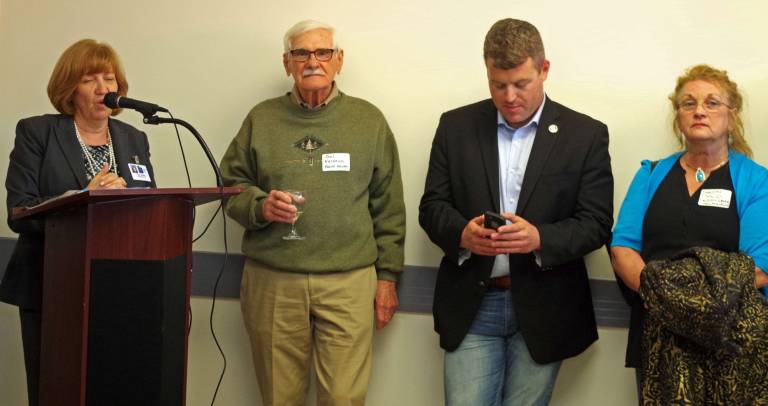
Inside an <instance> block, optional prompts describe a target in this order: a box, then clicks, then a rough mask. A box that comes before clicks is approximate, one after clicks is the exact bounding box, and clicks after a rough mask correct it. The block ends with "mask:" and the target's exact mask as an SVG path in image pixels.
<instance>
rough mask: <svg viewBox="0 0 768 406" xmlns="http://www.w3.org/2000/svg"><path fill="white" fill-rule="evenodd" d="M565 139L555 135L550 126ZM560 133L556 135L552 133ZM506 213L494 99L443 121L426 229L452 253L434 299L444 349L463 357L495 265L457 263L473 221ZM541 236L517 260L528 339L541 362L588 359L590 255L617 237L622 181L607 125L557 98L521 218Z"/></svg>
mask: <svg viewBox="0 0 768 406" xmlns="http://www.w3.org/2000/svg"><path fill="white" fill-rule="evenodd" d="M553 124H554V125H556V126H557V131H555V132H552V131H550V130H549V128H550V126H551V125H553ZM553 128H554V127H553ZM486 210H493V211H496V212H498V211H499V154H498V143H497V110H496V108H495V107H494V105H493V103H492V102H491V100H484V101H481V102H479V103H475V104H471V105H469V106H465V107H461V108H459V109H456V110H453V111H449V112H447V113H444V114H443V115H442V117H441V118H440V124H439V125H438V128H437V133H436V134H435V139H434V141H433V144H432V152H431V155H430V160H429V172H428V174H427V180H426V186H425V190H424V196H422V198H421V204H420V206H419V223H420V224H421V226H422V227H423V228H424V230H425V231H426V232H427V234H428V235H429V238H430V239H431V240H432V241H433V242H434V243H435V244H437V245H438V246H439V247H440V248H442V250H443V251H444V253H445V256H444V257H443V259H442V262H441V263H440V269H439V272H438V276H437V283H436V286H435V296H434V307H433V312H434V317H435V330H436V331H437V332H438V333H439V334H440V345H441V346H442V347H443V348H445V349H446V350H448V351H453V350H455V349H456V348H457V347H458V346H459V344H460V343H461V341H462V340H463V339H464V336H465V335H466V334H467V331H468V330H469V328H470V326H471V324H472V321H473V320H474V318H475V315H476V313H477V310H478V308H479V306H480V303H481V301H482V299H483V296H484V294H485V291H486V289H487V288H486V286H487V283H488V280H489V278H490V274H491V268H492V266H493V259H494V258H493V257H488V256H480V255H474V254H473V255H472V256H471V257H470V258H469V259H468V260H467V261H465V262H464V263H463V264H462V265H461V266H459V265H458V262H457V260H458V256H459V250H460V247H459V243H460V240H461V232H462V230H463V229H464V227H465V226H466V224H467V222H468V221H469V219H471V218H473V217H475V216H478V215H480V214H482V213H483V212H484V211H486ZM516 214H518V215H519V216H521V217H523V218H524V219H526V220H527V221H529V222H530V223H532V224H533V225H535V226H536V227H537V228H538V230H539V234H540V237H541V250H540V255H541V260H542V266H541V267H539V266H538V265H537V264H536V261H535V257H534V255H533V254H524V255H523V254H519V255H510V258H509V262H510V273H511V278H512V288H511V290H512V299H513V305H514V308H515V312H516V315H517V318H518V323H519V327H520V331H521V333H522V334H523V337H524V339H525V342H526V344H527V346H528V349H529V350H530V353H531V356H532V357H533V359H534V360H535V361H536V362H539V363H548V362H552V361H557V360H561V359H564V358H567V357H571V356H574V355H577V354H579V353H580V352H582V351H583V350H584V349H586V348H587V347H588V346H589V345H590V344H591V343H592V342H594V341H595V340H597V328H596V324H595V316H594V310H593V307H592V297H591V293H590V290H589V281H588V278H587V271H586V268H585V266H584V260H583V257H584V256H585V255H586V254H587V253H589V252H591V251H593V250H595V249H597V248H599V247H600V246H601V245H603V244H604V243H605V242H606V240H607V239H608V235H609V232H610V230H611V226H612V224H613V176H612V174H611V161H610V156H609V154H608V129H607V127H606V126H605V125H604V124H603V123H601V122H599V121H596V120H594V119H592V118H590V117H588V116H586V115H583V114H580V113H577V112H575V111H573V110H570V109H568V108H566V107H564V106H562V105H560V104H558V103H555V102H554V101H552V100H549V99H547V101H546V103H545V104H544V110H543V111H542V114H541V118H540V120H539V125H538V130H537V132H536V137H535V140H534V142H533V148H532V150H531V155H530V158H529V160H528V166H527V168H526V171H525V176H524V178H523V185H522V189H521V191H520V198H519V203H518V206H517V213H516Z"/></svg>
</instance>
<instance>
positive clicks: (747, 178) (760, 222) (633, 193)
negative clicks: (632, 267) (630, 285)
mask: <svg viewBox="0 0 768 406" xmlns="http://www.w3.org/2000/svg"><path fill="white" fill-rule="evenodd" d="M683 153H684V152H677V153H674V154H672V155H670V156H668V157H666V158H664V159H662V160H661V161H658V164H657V165H656V166H655V167H652V165H651V161H649V160H644V161H642V162H641V164H640V169H639V170H638V171H637V173H636V174H635V177H634V179H633V180H632V183H631V184H630V185H629V190H628V191H627V195H626V196H625V197H624V202H623V203H622V204H621V210H620V211H619V218H618V220H617V221H616V227H615V228H614V230H613V239H612V240H611V246H612V247H627V248H632V249H633V250H635V251H638V252H640V251H642V248H643V220H644V219H645V212H646V210H647V209H648V205H649V204H650V203H651V199H652V198H653V195H654V194H655V193H656V189H658V187H659V185H660V184H661V182H662V180H664V178H665V177H666V176H667V174H668V173H669V171H670V169H671V168H672V167H673V166H674V165H675V163H676V162H677V160H678V158H680V155H682V154H683ZM728 160H729V169H730V171H731V180H732V181H733V189H734V193H735V195H736V211H737V212H738V215H739V223H740V225H739V250H740V251H741V252H744V253H746V254H747V255H749V256H751V257H752V259H753V260H754V261H755V266H757V267H759V268H760V269H762V270H763V271H764V272H766V273H768V169H766V168H765V167H763V166H760V165H759V164H757V163H756V162H755V161H753V160H751V159H749V158H747V157H746V156H744V155H743V154H740V153H738V152H735V151H733V150H729V151H728ZM763 294H765V295H768V288H764V289H763Z"/></svg>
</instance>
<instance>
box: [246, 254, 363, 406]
mask: <svg viewBox="0 0 768 406" xmlns="http://www.w3.org/2000/svg"><path fill="white" fill-rule="evenodd" d="M376 286H377V282H376V271H375V269H374V267H373V266H369V267H365V268H361V269H357V270H353V271H348V272H330V273H323V274H309V273H292V272H281V271H277V270H274V269H270V268H268V267H266V266H264V265H261V264H258V263H256V262H254V261H251V260H250V259H246V262H245V267H244V268H243V280H242V283H241V285H240V303H241V306H242V310H243V320H244V322H245V328H246V330H247V331H248V334H249V336H250V339H251V349H252V353H253V363H254V366H255V368H256V378H257V380H258V383H259V389H260V390H261V397H262V401H263V403H264V405H265V406H284V405H290V406H292V405H297V406H298V405H304V402H305V399H306V394H307V388H308V386H309V376H310V359H311V358H312V352H313V348H314V367H315V372H316V374H317V384H318V385H317V391H318V393H317V405H318V406H324V405H334V406H341V405H345V406H346V405H363V404H364V403H365V396H366V393H367V390H368V381H369V379H370V376H371V362H372V348H373V331H374V313H373V300H374V297H375V295H376Z"/></svg>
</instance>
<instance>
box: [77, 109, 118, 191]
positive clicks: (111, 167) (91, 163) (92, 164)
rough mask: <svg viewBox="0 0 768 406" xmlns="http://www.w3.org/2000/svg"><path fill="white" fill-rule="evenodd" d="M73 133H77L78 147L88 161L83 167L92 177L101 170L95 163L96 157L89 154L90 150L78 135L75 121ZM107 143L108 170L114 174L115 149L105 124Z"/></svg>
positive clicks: (78, 131) (115, 167)
mask: <svg viewBox="0 0 768 406" xmlns="http://www.w3.org/2000/svg"><path fill="white" fill-rule="evenodd" d="M75 135H77V142H78V143H79V144H80V148H81V149H82V150H83V155H84V156H85V160H86V161H87V162H88V167H87V168H85V169H86V171H88V174H89V175H90V178H91V179H93V177H94V176H96V174H97V173H99V171H101V168H100V167H99V166H98V164H97V163H96V159H94V158H93V155H91V151H90V149H89V148H88V146H87V145H86V144H85V142H84V141H83V137H81V136H80V129H78V128H77V123H76V122H75ZM107 145H108V148H109V172H114V173H115V174H117V165H116V160H115V149H114V148H113V147H112V136H111V135H110V134H109V126H107Z"/></svg>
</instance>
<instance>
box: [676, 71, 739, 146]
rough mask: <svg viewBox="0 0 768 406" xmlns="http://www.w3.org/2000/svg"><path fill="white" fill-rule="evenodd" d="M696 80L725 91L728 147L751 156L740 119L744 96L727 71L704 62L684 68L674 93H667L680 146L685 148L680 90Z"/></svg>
mask: <svg viewBox="0 0 768 406" xmlns="http://www.w3.org/2000/svg"><path fill="white" fill-rule="evenodd" d="M696 80H701V81H704V82H707V83H711V84H713V85H715V86H717V87H718V88H720V89H721V90H722V91H724V92H725V94H726V96H727V97H728V107H729V110H728V114H729V116H730V120H728V133H729V137H730V139H729V143H730V148H732V149H734V150H735V151H737V152H740V153H742V154H744V155H746V156H748V157H752V148H750V147H749V144H747V140H746V138H744V123H743V122H742V121H741V109H742V107H743V106H744V98H743V97H742V96H741V93H740V92H739V87H738V85H736V83H735V82H733V81H731V79H730V78H729V77H728V71H725V70H721V69H716V68H713V67H711V66H709V65H706V64H700V65H695V66H692V67H690V68H688V69H686V71H685V74H684V75H682V76H680V77H678V78H677V86H675V91H674V93H672V94H670V95H669V101H670V102H672V109H673V111H674V116H675V119H674V120H673V121H672V131H673V132H674V134H675V137H676V138H677V142H678V143H679V144H680V148H685V136H684V135H683V133H682V131H680V125H679V119H678V117H679V114H678V111H679V107H680V104H679V103H680V92H681V91H682V90H683V86H685V85H686V84H687V83H689V82H693V81H696Z"/></svg>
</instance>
